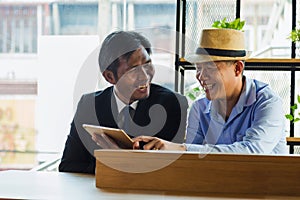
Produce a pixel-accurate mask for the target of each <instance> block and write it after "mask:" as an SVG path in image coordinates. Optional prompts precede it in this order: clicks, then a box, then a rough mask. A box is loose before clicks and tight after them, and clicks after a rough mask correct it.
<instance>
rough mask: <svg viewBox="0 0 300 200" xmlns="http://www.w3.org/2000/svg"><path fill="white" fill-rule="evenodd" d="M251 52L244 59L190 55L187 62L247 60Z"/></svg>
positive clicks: (186, 58)
mask: <svg viewBox="0 0 300 200" xmlns="http://www.w3.org/2000/svg"><path fill="white" fill-rule="evenodd" d="M250 54H251V52H246V56H243V57H226V56H213V55H203V54H190V55H187V56H186V57H185V60H186V61H188V62H190V63H204V62H213V61H227V60H228V61H230V60H247V59H248V58H249V57H250Z"/></svg>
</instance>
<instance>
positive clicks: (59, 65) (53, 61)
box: [36, 36, 99, 151]
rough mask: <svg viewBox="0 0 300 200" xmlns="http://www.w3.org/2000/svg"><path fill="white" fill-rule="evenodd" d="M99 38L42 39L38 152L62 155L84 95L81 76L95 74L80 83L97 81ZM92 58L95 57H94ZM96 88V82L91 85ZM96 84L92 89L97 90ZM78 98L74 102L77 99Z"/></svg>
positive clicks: (37, 124) (39, 44)
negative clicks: (87, 70) (88, 70)
mask: <svg viewBox="0 0 300 200" xmlns="http://www.w3.org/2000/svg"><path fill="white" fill-rule="evenodd" d="M98 46H99V38H98V36H41V37H40V38H39V40H38V52H39V53H38V63H37V75H38V96H37V108H36V129H37V130H38V134H37V136H38V137H37V150H38V151H62V150H63V147H64V144H65V141H66V138H67V137H66V136H67V134H68V133H69V130H70V123H71V121H72V118H73V115H74V108H75V107H76V105H77V102H78V98H79V96H80V95H81V94H78V93H81V92H86V91H84V89H79V90H78V89H76V88H75V84H78V83H79V85H83V84H80V81H79V82H78V77H80V76H81V74H79V72H81V71H84V69H85V68H87V66H88V67H89V68H90V69H91V70H94V71H95V72H94V73H88V74H86V76H84V78H80V79H81V82H82V83H84V82H85V81H89V80H91V79H90V78H89V76H93V78H92V79H93V80H96V76H97V73H98V72H97V70H98V64H97V56H96V55H97V53H98V51H97V49H96V48H97V47H98ZM91 55H92V57H91ZM91 83H92V84H93V82H91ZM95 85H96V82H95V81H94V84H93V86H92V87H95ZM91 90H92V89H91ZM74 97H75V98H74Z"/></svg>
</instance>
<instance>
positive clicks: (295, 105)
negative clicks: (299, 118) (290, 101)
mask: <svg viewBox="0 0 300 200" xmlns="http://www.w3.org/2000/svg"><path fill="white" fill-rule="evenodd" d="M297 108H298V105H297V104H296V103H295V104H294V105H292V106H291V109H292V110H293V111H294V110H296V109H297Z"/></svg>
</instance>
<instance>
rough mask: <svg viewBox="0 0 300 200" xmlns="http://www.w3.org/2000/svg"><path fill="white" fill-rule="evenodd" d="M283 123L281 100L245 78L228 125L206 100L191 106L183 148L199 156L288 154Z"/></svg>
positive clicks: (258, 83)
mask: <svg viewBox="0 0 300 200" xmlns="http://www.w3.org/2000/svg"><path fill="white" fill-rule="evenodd" d="M284 121H285V118H284V112H283V108H282V100H281V98H280V97H279V96H278V95H276V94H275V93H274V92H273V91H272V90H271V88H270V87H269V86H268V85H267V84H265V83H262V82H259V81H257V80H253V79H249V78H246V80H245V88H244V90H243V92H242V94H241V96H240V98H239V100H238V102H237V104H236V105H235V106H234V108H233V109H232V112H231V114H230V116H229V118H228V120H227V121H224V119H223V117H222V116H220V115H219V113H218V112H217V111H216V110H214V106H213V101H210V100H208V99H207V98H205V96H203V97H201V98H199V99H198V100H196V101H195V102H194V103H193V105H192V107H191V109H190V112H189V117H188V126H187V136H186V148H187V150H188V151H197V152H201V153H208V152H224V153H241V154H243V153H245V154H248V153H259V154H287V153H288V151H287V145H286V135H285V131H284V128H285V124H284ZM199 144H200V145H199Z"/></svg>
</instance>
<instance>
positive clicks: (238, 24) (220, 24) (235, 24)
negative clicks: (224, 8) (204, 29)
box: [212, 17, 245, 30]
mask: <svg viewBox="0 0 300 200" xmlns="http://www.w3.org/2000/svg"><path fill="white" fill-rule="evenodd" d="M244 25H245V21H241V20H240V18H237V19H235V20H233V21H231V22H227V21H226V17H225V18H224V19H223V20H221V21H215V22H214V23H213V24H212V27H214V28H229V29H235V30H242V29H243V27H244Z"/></svg>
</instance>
